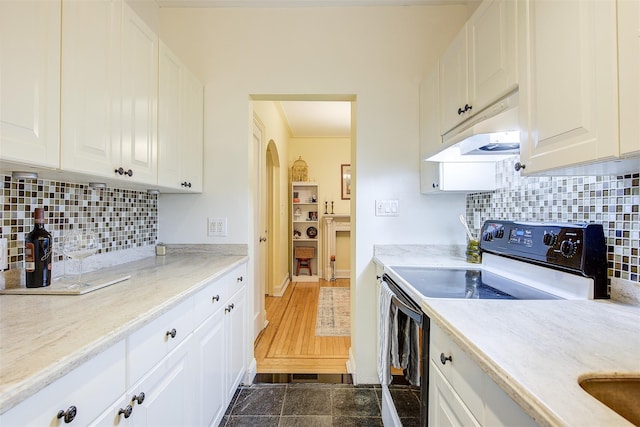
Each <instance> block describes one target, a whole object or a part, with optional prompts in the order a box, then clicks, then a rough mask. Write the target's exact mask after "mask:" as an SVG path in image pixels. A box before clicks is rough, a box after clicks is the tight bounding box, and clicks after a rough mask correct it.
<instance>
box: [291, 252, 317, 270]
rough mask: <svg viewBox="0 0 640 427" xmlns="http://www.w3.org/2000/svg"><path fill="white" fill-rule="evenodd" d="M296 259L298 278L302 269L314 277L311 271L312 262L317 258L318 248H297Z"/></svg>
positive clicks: (294, 253) (294, 254)
mask: <svg viewBox="0 0 640 427" xmlns="http://www.w3.org/2000/svg"><path fill="white" fill-rule="evenodd" d="M293 256H294V258H295V259H296V276H299V275H300V269H301V268H302V269H305V268H306V269H307V270H308V271H309V276H313V272H312V271H311V260H312V259H313V258H315V256H316V248H314V247H312V246H296V247H295V249H294V251H293Z"/></svg>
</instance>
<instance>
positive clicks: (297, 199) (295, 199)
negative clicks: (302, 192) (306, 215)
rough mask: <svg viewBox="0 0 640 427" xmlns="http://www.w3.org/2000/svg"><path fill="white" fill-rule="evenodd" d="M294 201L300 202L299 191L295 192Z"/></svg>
mask: <svg viewBox="0 0 640 427" xmlns="http://www.w3.org/2000/svg"><path fill="white" fill-rule="evenodd" d="M293 203H300V198H299V197H298V192H297V191H294V192H293Z"/></svg>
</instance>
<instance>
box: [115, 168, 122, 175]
mask: <svg viewBox="0 0 640 427" xmlns="http://www.w3.org/2000/svg"><path fill="white" fill-rule="evenodd" d="M114 172H115V173H117V174H118V175H122V174H124V169H123V168H122V166H121V167H119V168H118V169H116V170H114Z"/></svg>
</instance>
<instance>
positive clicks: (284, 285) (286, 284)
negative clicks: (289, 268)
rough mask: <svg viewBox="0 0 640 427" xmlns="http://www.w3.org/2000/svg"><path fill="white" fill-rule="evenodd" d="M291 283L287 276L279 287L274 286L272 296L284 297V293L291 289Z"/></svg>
mask: <svg viewBox="0 0 640 427" xmlns="http://www.w3.org/2000/svg"><path fill="white" fill-rule="evenodd" d="M289 283H291V281H290V280H289V276H288V275H287V276H285V278H284V279H283V280H282V282H280V284H279V285H278V286H274V288H273V295H272V296H274V297H281V296H282V295H284V293H285V292H286V291H287V288H288V287H289Z"/></svg>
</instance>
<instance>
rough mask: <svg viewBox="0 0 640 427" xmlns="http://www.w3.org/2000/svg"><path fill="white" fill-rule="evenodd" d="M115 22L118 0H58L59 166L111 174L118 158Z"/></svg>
mask: <svg viewBox="0 0 640 427" xmlns="http://www.w3.org/2000/svg"><path fill="white" fill-rule="evenodd" d="M121 24H122V2H121V1H120V0H104V1H91V2H78V1H71V2H69V1H65V2H64V3H63V14H62V96H61V98H62V101H61V106H62V107H61V108H62V115H61V126H62V138H61V139H62V148H61V160H60V163H61V168H62V169H63V170H65V171H73V172H84V173H91V174H94V175H97V176H103V177H113V176H114V169H115V168H117V167H118V165H119V163H120V56H121V55H120V53H121V33H122V31H121Z"/></svg>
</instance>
